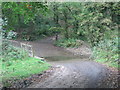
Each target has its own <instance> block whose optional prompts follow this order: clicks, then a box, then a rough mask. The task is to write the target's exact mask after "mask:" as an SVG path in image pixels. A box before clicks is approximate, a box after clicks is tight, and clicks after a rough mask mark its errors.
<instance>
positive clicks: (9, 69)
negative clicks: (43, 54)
mask: <svg viewBox="0 0 120 90" xmlns="http://www.w3.org/2000/svg"><path fill="white" fill-rule="evenodd" d="M49 66H50V65H49V64H48V63H46V62H43V61H41V60H40V59H36V58H33V57H28V58H25V59H24V60H22V61H21V60H19V59H18V60H17V61H14V62H12V65H10V66H7V65H6V64H5V63H3V64H2V69H3V71H2V81H3V85H4V86H6V87H9V86H10V85H11V84H14V83H15V81H16V80H21V79H23V78H25V77H29V76H30V75H33V74H39V73H41V72H43V71H45V70H47V69H48V68H49ZM10 82H11V83H10Z"/></svg>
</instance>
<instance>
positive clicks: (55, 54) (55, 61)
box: [16, 37, 118, 88]
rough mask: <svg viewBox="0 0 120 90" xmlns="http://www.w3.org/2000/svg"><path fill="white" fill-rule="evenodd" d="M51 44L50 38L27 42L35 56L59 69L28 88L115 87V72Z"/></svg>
mask: <svg viewBox="0 0 120 90" xmlns="http://www.w3.org/2000/svg"><path fill="white" fill-rule="evenodd" d="M24 43H26V42H24ZM52 43H53V40H52V37H51V38H47V39H43V40H40V41H34V42H29V44H30V45H32V46H33V50H34V54H35V56H37V57H44V58H45V59H46V60H47V61H48V63H50V64H52V65H53V66H57V67H59V69H56V70H55V72H54V73H53V74H52V75H50V76H49V77H47V79H45V80H44V81H42V82H37V83H33V84H32V85H30V86H29V87H28V88H112V87H117V82H118V81H117V71H116V72H114V71H112V70H110V69H108V68H107V67H106V66H104V65H101V64H99V63H96V62H94V61H91V60H89V55H79V56H74V55H73V54H72V53H70V52H67V51H66V50H64V49H63V48H59V47H55V46H54V45H53V44H52ZM18 44H19V43H18ZM18 44H16V45H18Z"/></svg>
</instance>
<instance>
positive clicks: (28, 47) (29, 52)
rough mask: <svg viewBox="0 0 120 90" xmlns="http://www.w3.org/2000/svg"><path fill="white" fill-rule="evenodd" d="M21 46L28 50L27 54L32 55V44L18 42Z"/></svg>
mask: <svg viewBox="0 0 120 90" xmlns="http://www.w3.org/2000/svg"><path fill="white" fill-rule="evenodd" d="M20 45H21V48H22V49H24V50H25V51H27V52H28V54H29V56H31V57H34V54H33V48H32V45H29V44H28V43H27V44H25V43H20Z"/></svg>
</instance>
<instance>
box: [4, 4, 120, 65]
mask: <svg viewBox="0 0 120 90" xmlns="http://www.w3.org/2000/svg"><path fill="white" fill-rule="evenodd" d="M119 15H120V2H103V3H93V2H86V3H80V2H79V3H75V2H67V3H65V2H64V3H59V2H56V3H55V2H46V3H45V2H4V3H2V19H3V21H4V24H3V33H4V35H3V38H8V39H11V38H12V39H22V40H28V41H33V40H36V39H41V38H43V37H47V36H54V35H56V42H55V45H58V46H62V47H77V46H79V44H78V43H77V42H76V41H77V40H83V41H85V42H87V43H88V44H89V45H90V47H91V49H92V51H93V55H92V58H93V59H94V60H96V61H102V62H109V63H112V66H114V67H117V66H116V65H117V63H118V61H119V60H118V59H119V56H118V54H119V52H120V51H119V50H120V49H118V48H119V45H118V43H119V42H118V41H119V40H118V39H119V37H118V31H119V27H120V16H119ZM13 32H16V33H17V36H15V34H14V33H13ZM59 36H62V38H60V39H58V37H59ZM3 50H4V49H3ZM4 54H5V53H4ZM5 55H6V54H5ZM18 57H19V56H18ZM16 58H17V57H16ZM20 58H21V57H20Z"/></svg>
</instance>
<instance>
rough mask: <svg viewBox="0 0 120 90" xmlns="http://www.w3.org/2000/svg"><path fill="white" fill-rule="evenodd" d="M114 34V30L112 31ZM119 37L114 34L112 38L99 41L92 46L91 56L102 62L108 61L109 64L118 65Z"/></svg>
mask: <svg viewBox="0 0 120 90" xmlns="http://www.w3.org/2000/svg"><path fill="white" fill-rule="evenodd" d="M113 34H114V32H113ZM118 39H119V38H118V37H117V36H116V35H114V37H113V38H112V39H110V40H109V39H105V40H104V41H101V42H100V43H99V44H98V46H95V47H93V57H94V59H95V60H96V61H98V62H102V63H109V64H108V65H109V66H114V67H117V66H118V61H117V62H115V60H118V59H119V52H120V51H119V49H118V41H119V40H118Z"/></svg>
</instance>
